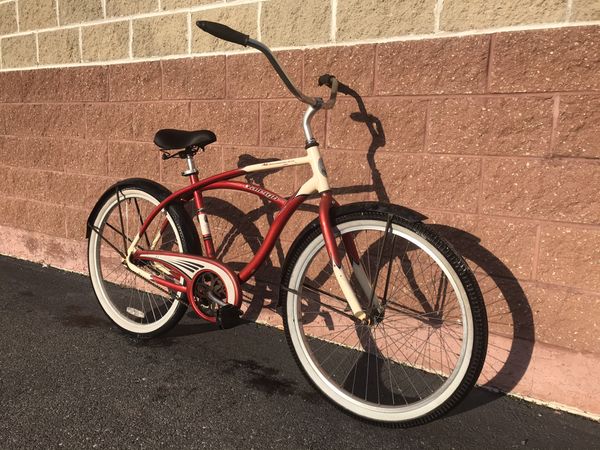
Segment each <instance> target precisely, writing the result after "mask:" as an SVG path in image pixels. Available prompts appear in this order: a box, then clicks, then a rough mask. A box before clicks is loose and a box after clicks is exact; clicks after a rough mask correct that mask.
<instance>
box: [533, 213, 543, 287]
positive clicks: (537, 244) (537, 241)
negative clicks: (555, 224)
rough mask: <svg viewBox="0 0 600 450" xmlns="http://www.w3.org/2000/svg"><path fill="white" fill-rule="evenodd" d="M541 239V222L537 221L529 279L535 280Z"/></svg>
mask: <svg viewBox="0 0 600 450" xmlns="http://www.w3.org/2000/svg"><path fill="white" fill-rule="evenodd" d="M541 239H542V224H541V223H538V225H537V228H536V231H535V243H534V246H533V263H532V264H531V279H532V280H537V271H538V265H539V260H540V251H541V246H542V245H541Z"/></svg>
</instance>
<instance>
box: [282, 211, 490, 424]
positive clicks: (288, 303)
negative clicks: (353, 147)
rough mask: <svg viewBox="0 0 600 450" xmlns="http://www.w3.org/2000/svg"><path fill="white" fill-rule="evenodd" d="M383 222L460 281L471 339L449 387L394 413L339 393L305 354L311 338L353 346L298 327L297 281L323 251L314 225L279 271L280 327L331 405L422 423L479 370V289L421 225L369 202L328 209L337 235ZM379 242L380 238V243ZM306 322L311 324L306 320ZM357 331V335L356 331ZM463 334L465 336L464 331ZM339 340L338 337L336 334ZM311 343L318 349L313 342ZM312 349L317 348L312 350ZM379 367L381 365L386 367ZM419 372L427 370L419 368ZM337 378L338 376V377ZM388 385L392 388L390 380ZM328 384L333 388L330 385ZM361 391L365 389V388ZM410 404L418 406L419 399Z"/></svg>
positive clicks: (483, 338)
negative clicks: (431, 400) (438, 260)
mask: <svg viewBox="0 0 600 450" xmlns="http://www.w3.org/2000/svg"><path fill="white" fill-rule="evenodd" d="M388 220H389V222H390V224H391V225H390V227H393V230H394V231H393V233H394V235H395V233H396V231H398V233H399V234H401V233H405V234H406V235H407V236H410V237H411V238H413V239H415V240H416V241H417V240H418V242H419V245H423V246H424V248H426V249H427V251H430V252H431V253H432V254H434V255H437V256H438V257H440V258H442V259H443V260H445V261H446V263H445V264H446V266H444V268H443V269H444V270H445V272H444V273H446V272H447V273H449V274H451V275H452V276H453V277H455V280H454V281H455V282H456V283H457V284H458V285H459V287H460V289H462V291H461V292H460V294H461V296H462V297H461V298H462V299H459V300H460V301H462V302H464V303H465V304H466V305H467V307H465V309H464V311H466V314H468V315H470V322H469V321H468V320H467V322H466V323H467V324H470V326H471V331H470V332H469V333H470V336H471V338H470V340H469V341H468V348H467V349H466V350H465V355H466V358H464V359H461V363H460V364H461V366H460V370H459V371H458V372H452V373H451V374H450V375H449V376H448V378H447V380H450V378H451V376H454V373H457V375H456V376H454V378H452V382H451V383H450V384H449V385H448V387H447V388H445V390H444V391H442V394H441V395H440V396H439V397H435V399H436V402H437V403H435V402H434V403H431V404H430V405H429V406H428V404H427V403H425V404H424V407H422V408H421V407H420V408H416V409H414V410H413V411H412V412H411V411H410V408H405V411H402V408H396V410H397V411H395V412H394V411H393V410H394V406H392V407H391V409H390V408H388V407H387V406H386V408H387V409H386V408H383V407H382V406H381V405H380V406H379V407H378V406H376V405H373V404H368V403H369V402H367V401H366V398H367V394H365V401H364V402H363V403H364V404H362V403H361V401H358V400H357V399H356V398H354V397H353V395H352V394H350V395H348V394H347V393H344V392H343V390H344V389H345V388H344V387H343V386H342V388H340V387H339V385H340V384H339V383H338V385H337V386H334V385H335V383H336V381H335V380H334V379H333V378H334V377H335V376H334V375H328V374H325V373H323V372H324V371H325V370H324V369H323V367H321V366H320V362H319V361H318V358H317V357H316V356H315V355H314V354H310V352H311V345H312V344H310V342H313V341H318V343H319V345H320V346H321V347H323V346H325V347H327V346H329V347H331V349H332V350H331V353H332V354H333V353H334V352H338V353H342V354H344V353H347V354H352V352H355V351H356V350H354V348H353V349H351V350H348V349H347V348H344V345H342V344H344V343H340V342H336V344H337V346H334V345H333V343H332V342H331V341H327V339H325V338H322V339H319V338H318V337H315V336H311V335H310V333H308V335H307V332H306V331H302V330H301V329H300V327H301V326H302V325H300V323H301V321H302V314H303V313H302V299H301V296H300V295H299V294H300V292H299V291H300V289H299V286H298V284H299V283H300V282H301V283H302V285H300V286H302V288H301V289H302V290H306V286H305V284H306V283H305V282H304V281H303V280H304V279H306V277H305V276H304V274H303V273H306V272H307V270H308V269H307V263H306V259H307V258H311V257H312V256H314V255H315V254H316V253H315V252H319V251H322V252H324V250H323V248H324V242H323V237H322V234H321V230H320V228H319V227H318V226H316V225H315V223H313V224H311V225H309V226H307V227H306V228H305V230H304V231H303V232H302V233H301V235H300V236H299V237H298V239H297V240H296V242H295V243H294V244H293V245H292V248H291V250H290V254H289V255H288V258H287V260H286V264H285V267H284V271H283V273H282V281H281V286H282V289H281V290H280V304H281V305H282V306H283V318H284V329H285V333H286V337H287V341H288V344H289V346H290V349H291V351H292V353H293V355H294V358H295V360H296V362H297V364H298V366H299V367H300V369H301V371H302V372H303V374H304V375H305V376H306V378H307V379H308V380H309V382H310V383H311V384H312V385H313V386H314V387H315V388H316V389H317V390H319V391H320V392H321V393H322V394H324V396H325V397H326V398H327V399H328V400H329V401H331V402H332V403H333V404H334V405H335V406H337V407H339V408H341V409H342V410H343V411H345V412H346V413H350V414H352V415H354V416H358V417H360V418H361V419H364V420H367V421H370V422H376V423H378V424H381V425H385V426H391V427H409V426H415V425H420V424H424V423H426V422H429V421H431V420H434V419H436V418H438V417H440V416H442V415H443V414H445V413H447V412H448V411H449V410H450V409H451V408H453V407H455V406H456V405H457V404H458V403H459V402H460V401H461V400H462V399H463V398H464V397H465V396H466V395H467V394H468V392H469V391H470V390H471V389H472V387H473V386H474V384H475V382H476V380H477V378H478V376H479V374H480V373H481V369H482V367H483V364H484V361H485V355H486V349H487V317H486V312H485V305H484V303H483V299H482V295H481V292H480V290H479V287H478V285H477V282H476V279H475V277H474V275H473V273H472V272H471V270H470V269H469V267H468V265H467V264H466V262H465V261H464V260H463V259H462V258H461V257H460V256H459V255H458V254H457V253H456V251H455V250H454V249H453V248H452V247H451V245H450V244H448V243H447V242H446V241H445V240H444V239H443V238H441V237H440V236H438V235H437V234H435V233H434V232H432V231H431V230H430V229H429V228H427V227H426V226H425V225H424V224H423V223H420V222H411V221H408V220H405V219H404V218H402V217H400V216H398V215H395V214H391V213H390V212H389V211H388V212H385V211H383V210H382V209H381V208H372V205H367V204H365V205H364V207H363V208H354V210H353V211H348V210H346V212H344V211H340V210H337V211H336V210H334V211H333V212H332V223H333V226H334V228H335V229H336V235H338V237H339V235H340V233H345V230H350V229H353V228H352V227H355V226H359V228H358V229H360V224H361V223H363V224H370V225H369V226H371V227H374V225H373V224H378V227H379V228H381V227H383V226H386V225H387V223H388ZM353 230H354V229H353ZM384 244H385V241H384V243H383V244H382V245H384ZM424 251H425V250H424ZM325 253H326V252H325ZM382 253H383V250H382ZM311 255H312V256H311ZM390 261H391V262H393V258H392V257H390ZM389 266H390V267H391V266H392V263H390V264H389ZM302 272H303V273H302ZM299 280H300V281H299ZM457 298H458V295H457ZM298 299H300V301H298ZM307 304H308V302H307ZM320 308H321V309H322V308H323V306H320ZM461 310H462V306H461ZM305 311H307V312H306V313H304V315H309V312H310V310H308V309H307V308H306V307H305ZM385 320H386V319H385V318H384V319H383V320H382V322H381V323H382V324H383V323H385ZM308 323H309V324H310V323H311V322H308ZM378 326H379V325H378ZM382 326H383V325H382ZM441 326H443V325H441ZM441 326H440V327H441ZM315 327H316V326H315ZM332 333H333V332H332ZM352 333H353V331H352V329H350V332H349V335H351V334H352ZM376 333H377V332H376V331H372V332H370V335H369V336H370V337H368V338H367V339H366V340H367V341H368V342H372V340H373V335H376ZM356 334H357V335H358V334H359V333H358V331H357V333H356ZM466 335H469V334H468V333H467V334H466ZM363 337H364V336H363ZM357 339H358V341H360V342H361V345H362V346H364V343H363V338H361V337H360V336H359V337H358V338H357ZM339 340H341V337H340V338H339ZM369 345H370V344H369ZM314 347H315V348H317V347H316V346H314ZM387 347H389V345H386V348H387ZM363 350H364V349H363ZM313 353H317V352H316V351H315V352H313ZM365 353H368V355H369V356H368V357H367V358H368V359H370V354H371V353H376V355H377V356H376V359H377V360H379V359H380V355H381V354H382V352H381V350H380V349H379V348H378V347H377V345H375V350H374V351H371V349H370V348H369V350H368V351H365ZM383 354H384V353H383ZM343 358H344V359H345V358H347V357H346V356H343ZM363 359H364V357H363ZM358 361H359V358H358V357H357V359H356V363H355V364H356V366H357V367H358V366H359V362H358ZM388 364H389V361H388ZM363 365H364V363H363ZM377 365H379V362H377ZM396 365H398V366H401V365H402V364H399V363H398V362H397V361H394V367H395V366H396ZM382 367H385V365H384V366H382ZM404 367H406V368H405V369H404V373H407V371H408V370H411V371H419V370H420V369H418V368H417V369H415V367H418V366H414V365H413V367H411V368H410V369H409V365H406V364H405V365H404ZM369 370H372V369H369V368H368V365H367V370H366V374H367V381H368V375H369ZM356 371H357V369H355V372H354V377H355V378H356ZM389 371H390V372H391V371H392V365H391V364H390V365H389ZM423 372H426V371H425V370H423ZM438 376H439V374H438ZM332 377H333V378H332ZM339 378H340V379H341V378H343V376H342V377H339ZM440 378H443V377H440ZM342 381H343V380H342ZM377 383H378V387H377V390H378V391H379V380H378V381H377ZM390 383H391V384H392V387H393V383H392V380H391V378H390ZM332 386H334V387H333V388H332ZM442 386H444V385H442ZM352 389H353V390H354V385H353V386H352ZM366 389H367V393H368V387H367V388H366ZM392 391H393V388H392ZM379 394H380V393H379V392H378V395H379ZM361 395H362V394H361ZM371 395H372V394H371ZM395 396H396V394H395V393H392V394H391V398H392V401H393V399H394V397H395ZM370 403H372V402H370ZM415 404H418V401H417V402H416V403H415ZM356 405H358V406H356ZM388 406H389V405H388ZM407 406H408V403H407ZM384 409H385V411H384Z"/></svg>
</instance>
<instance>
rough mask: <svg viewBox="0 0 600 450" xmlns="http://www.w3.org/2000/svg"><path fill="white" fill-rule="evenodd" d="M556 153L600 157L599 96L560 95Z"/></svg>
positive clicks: (554, 151) (554, 150)
mask: <svg viewBox="0 0 600 450" xmlns="http://www.w3.org/2000/svg"><path fill="white" fill-rule="evenodd" d="M559 108H560V112H559V116H558V125H557V130H556V132H557V136H556V145H555V147H554V149H553V152H552V153H553V154H555V155H561V156H575V157H583V158H600V146H599V145H598V137H599V136H600V96H597V95H596V96H571V95H567V96H561V97H560V103H559Z"/></svg>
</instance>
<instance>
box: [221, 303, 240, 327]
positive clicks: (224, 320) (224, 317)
mask: <svg viewBox="0 0 600 450" xmlns="http://www.w3.org/2000/svg"><path fill="white" fill-rule="evenodd" d="M241 317H242V311H241V310H240V309H239V308H236V307H235V306H233V305H229V304H228V305H225V306H221V307H220V308H219V311H218V312H217V323H218V324H219V326H220V327H221V328H222V329H224V330H225V329H227V328H233V327H235V326H236V325H238V324H239V323H240V318H241Z"/></svg>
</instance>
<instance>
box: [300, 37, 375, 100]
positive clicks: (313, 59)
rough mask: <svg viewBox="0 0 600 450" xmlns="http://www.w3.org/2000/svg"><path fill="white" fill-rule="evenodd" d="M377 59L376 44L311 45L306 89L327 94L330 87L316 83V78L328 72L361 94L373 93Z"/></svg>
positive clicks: (306, 66)
mask: <svg viewBox="0 0 600 450" xmlns="http://www.w3.org/2000/svg"><path fill="white" fill-rule="evenodd" d="M374 62H375V46H374V45H353V46H347V47H325V48H318V49H308V50H306V51H305V53H304V77H305V81H304V91H305V92H306V93H307V94H308V95H319V96H321V97H325V98H327V97H328V96H329V88H326V87H321V88H319V87H317V81H318V80H319V77H320V76H321V75H324V74H326V73H328V74H330V75H335V77H336V78H337V79H338V80H339V81H340V82H341V83H343V84H345V85H346V86H348V87H350V88H351V89H354V90H355V91H356V92H357V93H358V95H361V96H364V95H370V94H372V92H373V78H374V73H373V72H374Z"/></svg>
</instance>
